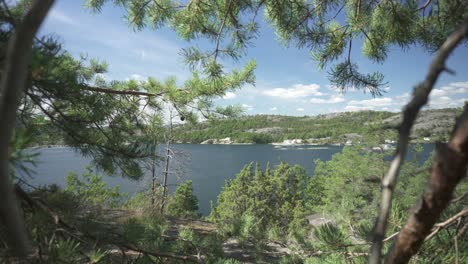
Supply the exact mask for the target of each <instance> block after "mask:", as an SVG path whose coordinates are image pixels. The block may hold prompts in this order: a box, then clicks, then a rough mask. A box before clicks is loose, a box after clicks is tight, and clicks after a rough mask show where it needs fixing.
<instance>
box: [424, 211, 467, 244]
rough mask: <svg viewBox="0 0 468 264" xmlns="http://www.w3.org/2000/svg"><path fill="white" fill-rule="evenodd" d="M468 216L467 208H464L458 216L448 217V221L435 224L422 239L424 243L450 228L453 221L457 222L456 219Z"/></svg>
mask: <svg viewBox="0 0 468 264" xmlns="http://www.w3.org/2000/svg"><path fill="white" fill-rule="evenodd" d="M467 215H468V208H465V209H464V210H462V211H461V212H459V213H458V214H456V215H454V216H452V217H450V218H449V219H447V220H445V221H444V222H442V223H438V224H435V225H434V227H435V228H434V230H433V231H432V232H431V233H430V234H429V235H428V236H427V237H426V238H425V239H424V241H427V240H430V239H431V238H433V237H434V236H435V235H436V234H437V233H438V232H439V231H440V230H441V229H445V228H447V227H449V226H451V225H452V224H454V223H455V221H457V220H458V219H460V218H462V217H464V216H467Z"/></svg>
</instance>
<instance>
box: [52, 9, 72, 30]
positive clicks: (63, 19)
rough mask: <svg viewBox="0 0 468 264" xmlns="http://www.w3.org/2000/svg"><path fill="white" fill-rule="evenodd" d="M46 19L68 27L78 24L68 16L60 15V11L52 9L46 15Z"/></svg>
mask: <svg viewBox="0 0 468 264" xmlns="http://www.w3.org/2000/svg"><path fill="white" fill-rule="evenodd" d="M47 18H48V19H50V20H52V21H54V20H55V21H57V22H60V23H64V24H68V25H73V26H75V25H77V24H78V23H77V22H76V21H75V20H74V19H72V18H71V17H70V16H69V15H66V14H64V13H62V11H60V10H57V9H52V10H51V11H50V12H49V14H48V15H47Z"/></svg>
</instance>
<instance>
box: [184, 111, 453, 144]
mask: <svg viewBox="0 0 468 264" xmlns="http://www.w3.org/2000/svg"><path fill="white" fill-rule="evenodd" d="M459 113H460V109H455V108H453V109H435V110H426V111H423V112H422V113H421V114H420V116H419V117H418V120H417V121H416V123H415V126H414V131H413V133H412V138H413V140H423V137H429V138H430V141H436V140H445V139H446V138H447V137H448V135H449V133H450V129H451V128H452V127H453V124H454V123H455V118H456V115H457V114H459ZM400 119H401V116H400V114H399V113H392V112H381V111H361V112H346V113H333V114H326V115H317V116H301V117H296V116H282V115H252V116H242V117H240V118H237V119H221V120H212V121H207V122H202V123H198V124H195V125H189V124H185V125H179V126H177V128H176V129H175V139H176V141H178V142H180V143H202V142H204V141H207V140H210V139H224V138H228V137H229V138H230V140H231V141H232V142H233V143H272V142H282V141H284V140H287V139H302V140H304V141H307V142H309V143H344V142H346V140H348V139H359V138H362V139H370V138H373V139H377V140H378V141H383V140H385V139H390V140H395V139H396V136H397V130H396V128H397V127H398V124H399V121H400ZM376 132H378V133H376ZM371 135H372V136H371Z"/></svg>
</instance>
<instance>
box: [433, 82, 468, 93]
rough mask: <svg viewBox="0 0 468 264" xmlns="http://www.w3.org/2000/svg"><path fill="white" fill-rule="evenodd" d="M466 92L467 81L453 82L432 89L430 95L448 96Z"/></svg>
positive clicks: (467, 91) (467, 87)
mask: <svg viewBox="0 0 468 264" xmlns="http://www.w3.org/2000/svg"><path fill="white" fill-rule="evenodd" d="M466 93H468V82H453V83H449V84H448V85H446V86H442V87H440V88H438V89H433V90H432V92H431V96H448V95H454V94H466Z"/></svg>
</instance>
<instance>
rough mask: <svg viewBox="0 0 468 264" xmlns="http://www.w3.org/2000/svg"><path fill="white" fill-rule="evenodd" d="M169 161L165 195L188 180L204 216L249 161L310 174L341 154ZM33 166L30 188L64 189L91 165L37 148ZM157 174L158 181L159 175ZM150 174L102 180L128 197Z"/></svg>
mask: <svg viewBox="0 0 468 264" xmlns="http://www.w3.org/2000/svg"><path fill="white" fill-rule="evenodd" d="M172 148H173V149H174V156H175V157H174V159H173V160H172V161H171V162H172V164H171V170H170V171H173V172H174V173H171V174H170V175H169V190H170V191H173V190H174V189H175V185H176V184H177V183H178V182H181V181H184V180H188V179H191V180H192V181H193V188H194V192H195V194H196V195H197V197H198V200H199V207H200V210H199V212H200V213H201V214H203V215H207V214H209V211H210V201H213V202H215V201H216V198H217V196H218V194H219V192H220V190H221V188H222V187H223V186H224V184H225V182H226V180H228V179H232V178H234V177H235V175H236V174H237V173H238V172H239V171H240V170H241V169H242V167H243V166H244V165H246V164H248V163H249V162H252V161H254V162H258V163H259V164H260V165H261V167H262V168H265V166H266V164H267V163H268V162H269V163H270V164H271V165H272V166H274V165H277V164H279V163H280V162H281V161H284V162H287V163H290V164H299V165H301V166H303V167H304V168H306V170H307V172H308V174H309V175H312V174H313V170H314V167H315V164H314V160H317V159H320V160H323V161H327V160H330V159H331V158H332V155H333V154H335V153H337V152H340V151H341V150H342V148H343V147H340V146H329V145H327V146H311V145H306V146H273V145H259V144H258V145H198V144H174V145H172ZM423 149H424V151H423V153H422V155H421V159H422V160H425V159H427V157H428V156H429V155H430V153H431V152H432V150H433V149H434V144H424V145H423ZM37 151H38V152H39V153H40V155H39V157H38V166H37V167H36V168H35V169H34V171H35V173H34V174H33V175H34V177H33V178H32V179H30V180H29V181H28V182H29V183H31V184H33V185H36V186H38V185H46V184H52V183H55V184H58V185H59V186H64V184H65V176H66V175H67V174H68V172H70V171H75V172H77V173H82V172H83V171H84V168H85V167H86V166H87V165H88V164H89V163H90V162H91V160H90V159H89V158H84V157H82V156H81V155H80V154H79V153H77V152H75V151H73V150H72V149H71V148H40V149H37ZM161 171H162V170H159V173H158V177H160V175H161ZM149 179H150V173H149V172H148V173H146V174H145V176H144V177H142V179H140V180H138V181H136V180H129V179H125V178H122V177H121V176H113V177H111V176H104V180H105V181H106V182H107V183H108V184H109V185H110V186H115V185H119V186H120V190H121V191H123V192H127V193H130V194H134V193H135V192H137V191H140V190H143V189H144V188H145V186H148V183H149Z"/></svg>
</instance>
